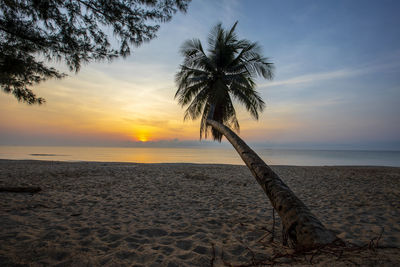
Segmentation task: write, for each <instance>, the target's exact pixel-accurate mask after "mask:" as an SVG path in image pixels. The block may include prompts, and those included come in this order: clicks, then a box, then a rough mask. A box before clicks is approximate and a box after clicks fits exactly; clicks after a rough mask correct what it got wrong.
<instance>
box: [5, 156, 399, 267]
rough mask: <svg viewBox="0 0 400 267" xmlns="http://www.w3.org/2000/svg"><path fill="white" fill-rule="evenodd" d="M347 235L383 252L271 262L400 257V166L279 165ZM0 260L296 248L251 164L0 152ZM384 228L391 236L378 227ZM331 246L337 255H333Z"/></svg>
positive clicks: (246, 259)
mask: <svg viewBox="0 0 400 267" xmlns="http://www.w3.org/2000/svg"><path fill="white" fill-rule="evenodd" d="M273 169H274V170H275V171H276V172H277V173H278V174H279V175H280V176H281V178H282V179H283V180H284V181H285V182H286V183H287V184H288V185H289V187H290V188H291V189H292V190H293V191H294V192H295V193H296V194H297V196H298V197H299V198H300V199H301V200H303V202H305V203H306V205H308V206H309V207H310V209H311V210H312V211H313V213H314V214H316V215H317V217H319V218H320V219H321V221H322V222H323V223H324V224H325V225H326V226H327V227H328V228H330V229H332V230H334V231H336V233H337V234H338V236H339V237H340V238H342V239H343V240H345V241H346V242H351V243H354V244H356V245H360V246H361V245H365V244H368V242H369V241H370V240H371V239H374V238H375V243H373V244H375V245H376V239H377V238H378V237H379V236H380V235H381V234H382V235H381V238H380V239H379V242H378V245H379V246H380V247H383V248H381V249H378V250H368V249H364V250H357V251H356V252H345V253H344V254H343V255H339V254H338V255H333V254H332V253H331V254H332V255H331V256H329V255H321V256H319V254H315V255H310V254H309V255H306V256H304V255H303V256H301V257H280V258H277V259H276V262H277V263H276V264H275V266H279V265H284V266H286V265H288V266H292V265H301V266H304V265H307V264H309V263H310V261H311V263H313V264H317V265H321V266H332V265H335V266H348V265H350V266H351V265H360V266H375V265H379V266H396V265H398V266H399V265H400V256H399V255H400V249H399V247H400V168H389V167H296V166H273ZM0 186H40V187H41V188H42V191H41V192H40V193H37V194H29V193H0V225H1V229H0V263H1V266H16V265H18V266H23V265H26V266H43V265H53V266H104V265H106V266H170V267H173V266H210V265H211V264H213V265H215V266H223V265H224V264H225V265H228V264H233V265H240V264H243V265H246V264H250V265H251V264H256V263H257V262H261V261H263V260H266V259H268V257H272V256H273V255H277V253H281V254H285V253H289V254H291V253H293V250H291V249H289V248H284V247H282V246H281V245H280V243H281V242H280V238H281V237H280V226H281V225H280V222H279V219H277V222H276V227H275V228H276V229H275V232H276V237H275V240H274V241H273V242H272V241H270V237H271V235H270V234H269V232H268V231H269V230H271V229H272V208H271V205H270V204H269V202H268V200H267V198H266V196H265V194H264V193H263V191H262V190H261V188H260V186H259V185H258V184H257V183H256V181H255V179H254V178H253V177H252V176H251V174H250V172H249V171H248V169H247V168H246V167H245V166H236V165H198V164H135V163H131V164H130V163H101V162H90V163H89V162H76V163H67V162H51V161H12V160H0ZM382 231H383V233H382ZM328 254H329V253H328Z"/></svg>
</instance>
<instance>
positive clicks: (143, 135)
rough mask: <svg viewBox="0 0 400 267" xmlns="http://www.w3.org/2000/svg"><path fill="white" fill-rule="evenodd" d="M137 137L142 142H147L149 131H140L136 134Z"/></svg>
mask: <svg viewBox="0 0 400 267" xmlns="http://www.w3.org/2000/svg"><path fill="white" fill-rule="evenodd" d="M136 139H137V140H138V141H140V142H144V143H145V142H147V141H149V139H150V138H149V134H148V133H147V132H140V133H138V134H137V135H136Z"/></svg>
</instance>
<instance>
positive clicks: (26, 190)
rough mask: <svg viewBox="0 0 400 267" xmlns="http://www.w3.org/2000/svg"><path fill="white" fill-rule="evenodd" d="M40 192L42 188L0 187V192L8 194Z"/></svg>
mask: <svg viewBox="0 0 400 267" xmlns="http://www.w3.org/2000/svg"><path fill="white" fill-rule="evenodd" d="M40 191H42V188H40V187H38V186H23V187H20V186H18V187H15V186H0V192H8V193H38V192H40Z"/></svg>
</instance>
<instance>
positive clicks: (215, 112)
mask: <svg viewBox="0 0 400 267" xmlns="http://www.w3.org/2000/svg"><path fill="white" fill-rule="evenodd" d="M236 27H237V22H235V23H234V25H233V26H232V27H231V28H230V29H229V30H225V29H224V28H223V27H222V24H221V23H219V24H217V25H215V26H214V27H213V28H212V30H211V31H210V34H209V35H208V40H207V41H208V48H207V52H205V50H204V48H203V46H202V44H201V42H200V40H199V39H192V40H188V41H186V42H184V44H183V45H182V47H181V50H180V52H181V54H182V56H183V58H184V59H183V64H182V65H181V66H180V70H179V71H178V73H177V74H176V75H175V82H176V84H177V86H178V89H177V91H176V94H175V98H176V99H177V100H178V103H179V104H180V105H181V106H182V107H185V106H187V109H186V110H185V115H184V119H185V120H186V119H192V120H195V119H198V118H201V120H200V139H201V138H203V136H204V137H205V138H207V137H208V135H209V134H210V133H211V136H212V138H213V139H214V140H217V141H221V139H222V135H221V134H220V133H219V132H218V131H216V130H215V129H214V128H212V127H211V126H209V125H208V124H207V119H209V118H211V119H213V120H215V121H218V122H220V123H222V124H224V125H226V126H228V127H230V128H232V129H233V130H235V131H239V129H240V126H239V122H238V120H237V117H236V111H235V108H234V105H233V101H232V99H233V100H235V101H237V102H238V103H240V104H242V105H244V107H245V108H246V110H247V111H249V112H250V114H251V116H252V117H253V118H255V119H258V118H259V112H262V111H263V109H264V107H265V103H264V101H263V100H262V99H261V96H260V95H259V93H258V92H257V91H256V85H255V81H254V78H255V77H257V76H260V77H263V78H266V79H272V78H273V72H274V65H273V64H272V63H271V62H270V61H269V59H268V58H265V57H263V56H262V51H261V47H260V46H259V45H258V44H257V43H256V42H250V41H248V40H246V39H242V40H239V39H238V37H237V35H236V32H235V30H236Z"/></svg>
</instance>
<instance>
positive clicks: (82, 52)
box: [0, 0, 190, 104]
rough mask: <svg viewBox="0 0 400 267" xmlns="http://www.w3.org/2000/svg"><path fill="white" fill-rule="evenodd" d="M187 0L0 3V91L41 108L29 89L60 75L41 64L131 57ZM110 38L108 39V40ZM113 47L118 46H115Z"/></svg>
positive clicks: (77, 63)
mask: <svg viewBox="0 0 400 267" xmlns="http://www.w3.org/2000/svg"><path fill="white" fill-rule="evenodd" d="M189 2H190V0H114V1H96V0H77V1H61V0H54V1H49V0H24V1H22V0H0V86H1V89H2V90H3V91H4V92H6V93H12V94H13V95H14V96H15V97H16V98H17V99H18V100H19V101H24V102H26V103H28V104H35V103H37V104H41V103H43V102H44V99H43V98H40V97H37V96H36V95H35V94H34V93H33V92H32V90H31V89H29V88H28V87H30V86H32V85H34V84H37V83H40V82H42V81H45V80H47V79H49V78H62V77H64V76H65V74H63V73H61V72H59V71H58V70H56V69H55V68H53V67H51V66H48V65H46V64H45V62H50V61H61V60H62V61H64V62H65V63H66V65H67V66H68V67H69V69H70V70H71V71H75V72H78V71H79V69H80V67H81V65H82V64H83V63H88V62H91V61H96V60H112V59H113V58H116V57H119V56H122V57H126V56H128V55H129V54H130V53H131V47H132V46H139V45H141V44H142V43H144V42H147V41H150V40H151V39H153V38H154V37H155V36H156V32H157V30H158V29H159V27H160V26H159V25H158V24H157V23H162V22H166V21H169V20H170V19H171V17H172V15H173V14H174V13H176V12H177V11H178V10H179V11H182V12H185V11H186V9H187V5H188V3H189ZM110 35H113V40H111V38H110ZM115 43H117V44H115Z"/></svg>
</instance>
